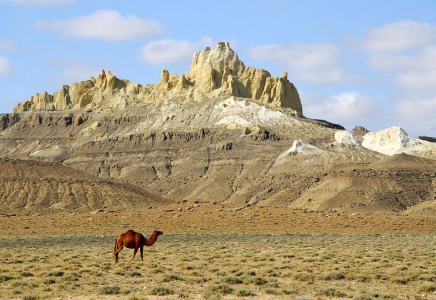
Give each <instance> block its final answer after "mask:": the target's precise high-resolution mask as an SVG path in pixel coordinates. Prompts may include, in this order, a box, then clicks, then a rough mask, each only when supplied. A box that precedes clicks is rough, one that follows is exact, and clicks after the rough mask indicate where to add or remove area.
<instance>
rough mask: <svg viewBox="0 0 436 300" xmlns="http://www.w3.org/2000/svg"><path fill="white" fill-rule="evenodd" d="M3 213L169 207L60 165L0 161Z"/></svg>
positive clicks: (146, 195) (143, 193)
mask: <svg viewBox="0 0 436 300" xmlns="http://www.w3.org/2000/svg"><path fill="white" fill-rule="evenodd" d="M0 186H1V189H0V211H2V212H13V211H15V212H16V211H25V212H27V213H35V212H47V211H57V210H64V209H79V210H90V209H98V208H104V207H111V208H134V207H144V206H150V205H157V204H160V205H161V204H162V203H165V200H164V199H162V198H161V197H159V196H156V195H153V194H151V193H148V192H146V191H144V190H142V189H139V188H135V187H133V186H131V185H128V184H121V183H115V182H112V181H108V180H102V179H98V178H95V177H94V176H92V175H90V174H87V173H84V172H81V171H78V170H74V169H71V168H68V167H65V166H62V165H59V164H54V163H40V162H29V161H22V160H1V161H0Z"/></svg>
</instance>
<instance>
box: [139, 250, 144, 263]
mask: <svg viewBox="0 0 436 300" xmlns="http://www.w3.org/2000/svg"><path fill="white" fill-rule="evenodd" d="M140 249H141V260H142V261H144V248H142V247H141V248H140Z"/></svg>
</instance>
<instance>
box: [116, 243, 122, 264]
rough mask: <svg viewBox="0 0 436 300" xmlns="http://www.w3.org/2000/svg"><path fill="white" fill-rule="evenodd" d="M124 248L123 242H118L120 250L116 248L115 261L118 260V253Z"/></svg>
mask: <svg viewBox="0 0 436 300" xmlns="http://www.w3.org/2000/svg"><path fill="white" fill-rule="evenodd" d="M121 250H123V243H121V245H120V244H119V243H118V250H114V256H115V263H117V262H118V253H120V251H121Z"/></svg>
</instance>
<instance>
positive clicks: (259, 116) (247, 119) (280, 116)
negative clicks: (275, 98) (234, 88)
mask: <svg viewBox="0 0 436 300" xmlns="http://www.w3.org/2000/svg"><path fill="white" fill-rule="evenodd" d="M213 109H214V112H215V114H216V116H217V117H218V118H219V121H218V122H215V125H226V124H232V123H235V124H239V125H251V124H255V125H261V126H265V125H269V126H275V125H277V124H280V122H283V121H285V120H289V119H290V117H289V116H288V115H286V114H284V113H282V112H279V111H276V110H272V109H269V108H266V107H265V106H262V105H259V104H256V103H253V102H249V101H247V100H238V99H236V98H235V97H230V98H228V99H226V100H224V101H222V102H220V103H218V104H217V105H215V106H214V107H213Z"/></svg>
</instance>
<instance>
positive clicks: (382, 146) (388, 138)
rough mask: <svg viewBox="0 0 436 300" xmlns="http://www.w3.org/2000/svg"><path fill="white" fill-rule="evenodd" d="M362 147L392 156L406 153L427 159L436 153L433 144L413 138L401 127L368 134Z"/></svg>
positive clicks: (364, 137)
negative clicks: (426, 157)
mask: <svg viewBox="0 0 436 300" xmlns="http://www.w3.org/2000/svg"><path fill="white" fill-rule="evenodd" d="M362 146H364V147H366V148H368V149H371V150H373V151H377V152H380V153H383V154H386V155H390V156H392V155H395V154H401V153H406V154H412V155H417V156H424V157H425V156H432V155H433V153H435V152H436V146H435V145H434V144H433V143H431V142H428V141H424V140H421V139H419V138H414V137H411V136H409V135H408V134H407V133H406V132H405V131H404V129H402V128H400V127H391V128H388V129H384V130H380V131H378V132H368V133H367V134H365V135H364V136H363V143H362Z"/></svg>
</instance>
